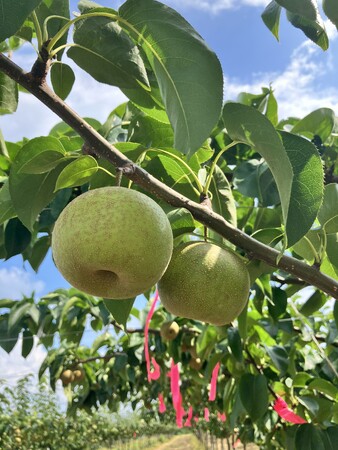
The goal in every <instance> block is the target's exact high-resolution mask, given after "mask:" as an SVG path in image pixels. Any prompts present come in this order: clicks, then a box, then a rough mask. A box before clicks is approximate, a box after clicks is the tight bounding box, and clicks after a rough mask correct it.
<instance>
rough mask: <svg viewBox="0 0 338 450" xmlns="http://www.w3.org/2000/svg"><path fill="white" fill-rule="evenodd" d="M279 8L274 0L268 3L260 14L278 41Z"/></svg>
mask: <svg viewBox="0 0 338 450" xmlns="http://www.w3.org/2000/svg"><path fill="white" fill-rule="evenodd" d="M280 13H281V7H280V6H279V5H278V4H277V3H276V1H275V0H272V2H270V3H269V4H268V5H267V6H266V8H265V10H264V11H263V13H262V19H263V22H264V23H265V25H266V26H267V27H268V29H269V30H270V31H271V33H272V34H273V35H274V36H275V38H276V39H277V40H279V21H280Z"/></svg>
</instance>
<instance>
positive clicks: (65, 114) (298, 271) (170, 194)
mask: <svg viewBox="0 0 338 450" xmlns="http://www.w3.org/2000/svg"><path fill="white" fill-rule="evenodd" d="M0 70H1V71H2V72H4V73H5V74H7V75H8V76H9V77H10V78H12V79H13V80H15V81H16V82H17V83H19V84H20V85H21V86H23V87H24V88H25V89H27V90H28V91H29V92H31V93H32V94H33V95H35V97H37V98H38V99H39V100H40V101H41V102H42V103H44V104H45V105H46V106H47V107H48V108H49V109H50V110H52V111H53V112H54V113H55V114H57V115H58V116H59V117H60V118H61V119H62V120H63V121H64V122H66V123H67V124H68V125H69V126H70V127H72V128H73V129H74V130H75V131H76V132H77V133H78V134H79V135H80V136H81V137H82V138H83V139H84V141H85V142H86V145H87V147H89V148H90V149H92V151H93V152H94V153H96V154H97V155H99V156H100V157H102V158H105V159H107V160H108V161H110V162H111V163H112V164H114V165H115V166H116V167H117V168H120V169H122V171H123V173H124V174H125V175H126V176H127V177H128V178H130V179H131V180H133V181H134V182H135V183H137V184H138V185H139V186H141V187H142V188H144V189H145V190H146V191H147V192H149V193H151V194H153V195H155V196H157V197H158V198H159V199H161V200H164V201H165V202H167V203H169V204H170V205H172V206H174V207H176V208H185V209H187V210H188V211H190V212H191V214H192V215H193V216H194V218H195V219H196V220H198V221H199V222H201V223H203V224H204V225H206V226H207V227H209V228H211V229H212V230H214V231H216V232H217V233H218V234H219V235H221V236H223V237H224V238H226V239H228V240H229V241H230V242H232V243H233V244H235V245H236V246H238V247H240V248H242V249H243V250H244V251H246V252H247V253H248V255H249V256H251V257H254V258H256V259H259V260H261V261H264V262H265V263H267V264H269V265H270V266H272V267H276V268H280V269H283V270H284V271H286V272H288V273H290V274H292V275H293V276H295V277H297V278H300V279H301V280H303V281H305V282H306V283H308V284H310V285H313V286H315V287H317V288H318V289H321V290H322V291H324V292H325V293H327V294H329V295H331V296H332V297H334V298H338V283H337V282H336V281H335V280H334V279H332V278H330V277H328V276H326V275H324V274H322V273H321V272H320V271H319V270H318V269H316V268H315V267H311V266H308V265H307V264H305V263H303V262H301V261H299V260H297V259H295V258H292V257H289V256H283V257H282V258H280V260H278V256H279V252H278V251H277V250H275V249H273V248H271V247H269V246H267V245H265V244H262V243H260V242H258V241H256V240H255V239H253V238H251V237H250V236H248V235H246V234H245V233H244V232H242V231H241V230H238V229H237V228H235V227H233V226H232V225H231V224H230V223H228V222H227V221H226V220H225V219H224V218H223V217H222V216H220V215H219V214H216V213H214V212H213V211H210V209H209V208H207V207H206V206H203V205H200V204H198V203H195V202H193V201H191V200H189V199H188V198H186V197H184V196H183V195H180V194H178V193H177V192H176V191H174V190H173V189H171V188H170V187H168V186H166V185H165V184H163V183H161V182H160V181H159V180H157V179H156V178H155V177H153V176H152V175H150V174H149V173H147V172H146V171H145V170H143V169H142V168H141V167H139V166H137V165H136V164H134V163H133V162H132V161H130V160H129V159H128V158H126V157H125V156H124V155H123V154H122V153H121V152H120V151H119V150H117V149H116V148H115V147H114V146H113V145H111V144H110V143H109V142H107V141H106V140H105V139H104V138H103V137H102V136H101V135H100V134H99V133H98V132H97V131H95V130H94V129H93V128H92V127H91V126H90V125H88V123H87V122H85V121H84V120H83V119H82V118H81V117H80V116H78V115H77V114H76V113H75V112H74V111H73V110H72V109H71V108H69V106H67V105H66V103H64V102H63V101H62V100H61V99H60V98H59V97H58V96H57V95H55V94H54V92H53V91H52V90H51V89H50V88H49V87H48V85H47V84H46V83H45V82H43V83H42V84H38V83H36V82H35V81H34V79H33V78H32V77H31V76H30V74H27V73H25V72H23V70H22V69H21V68H20V67H18V66H17V65H16V64H14V63H13V62H12V61H11V60H10V59H8V58H7V57H6V56H4V55H2V54H0Z"/></svg>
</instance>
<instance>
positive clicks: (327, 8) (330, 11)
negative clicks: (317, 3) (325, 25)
mask: <svg viewBox="0 0 338 450" xmlns="http://www.w3.org/2000/svg"><path fill="white" fill-rule="evenodd" d="M323 10H324V12H325V14H326V15H327V17H328V18H329V19H330V20H331V22H332V23H334V24H335V25H336V27H337V28H338V4H337V2H336V0H323Z"/></svg>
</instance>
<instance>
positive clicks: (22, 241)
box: [5, 217, 31, 259]
mask: <svg viewBox="0 0 338 450" xmlns="http://www.w3.org/2000/svg"><path fill="white" fill-rule="evenodd" d="M30 241H31V233H30V232H29V231H28V230H27V228H26V227H25V226H24V225H23V224H22V223H21V221H20V220H19V219H17V218H16V217H15V218H14V219H10V220H9V222H8V223H7V225H6V228H5V249H6V259H9V258H11V257H12V256H14V255H19V254H20V253H22V252H23V251H24V250H25V249H26V248H27V247H28V245H29V243H30Z"/></svg>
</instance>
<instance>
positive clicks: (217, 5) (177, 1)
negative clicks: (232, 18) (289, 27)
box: [165, 0, 270, 14]
mask: <svg viewBox="0 0 338 450" xmlns="http://www.w3.org/2000/svg"><path fill="white" fill-rule="evenodd" d="M269 2H270V0H168V1H166V2H165V3H167V4H168V5H172V6H173V7H177V6H179V7H181V8H194V9H200V10H203V11H209V12H211V13H213V14H215V13H218V12H220V11H223V10H227V9H228V10H229V9H239V8H240V7H242V6H253V7H256V6H259V7H264V6H266V5H267V4H268V3H269Z"/></svg>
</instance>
